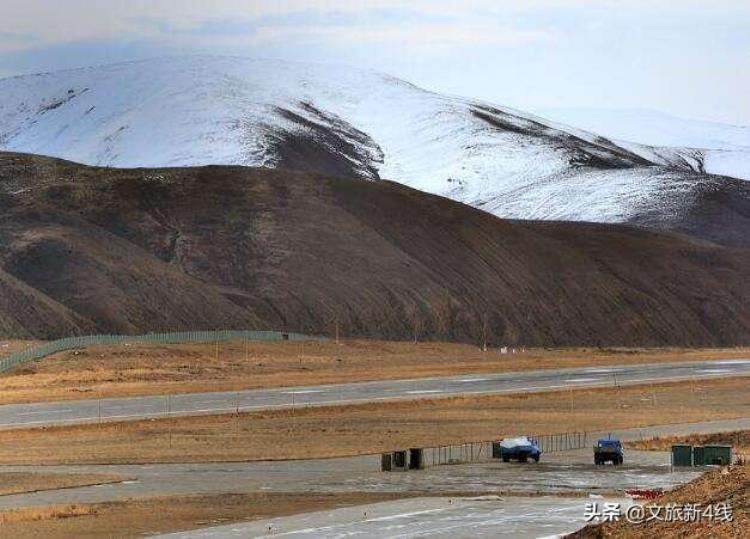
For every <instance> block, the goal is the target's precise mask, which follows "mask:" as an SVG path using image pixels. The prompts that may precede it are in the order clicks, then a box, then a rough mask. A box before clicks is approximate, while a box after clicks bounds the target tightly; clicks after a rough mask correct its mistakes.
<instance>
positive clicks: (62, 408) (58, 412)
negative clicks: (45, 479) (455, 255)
mask: <svg viewBox="0 0 750 539" xmlns="http://www.w3.org/2000/svg"><path fill="white" fill-rule="evenodd" d="M727 376H750V359H735V360H726V361H705V362H690V363H660V364H643V365H627V366H610V367H587V368H577V369H548V370H539V371H526V372H516V373H503V374H478V375H463V376H452V377H445V378H422V379H411V380H385V381H378V382H364V383H350V384H337V385H322V386H308V387H287V388H276V389H254V390H247V391H240V392H214V393H189V394H182V395H173V396H171V397H167V396H163V395H162V396H153V397H128V398H115V399H101V400H76V401H63V402H51V403H35V404H11V405H5V406H0V428H12V427H24V426H42V425H55V424H64V423H85V422H93V421H99V420H102V421H110V420H122V419H138V418H147V417H156V416H163V415H166V414H171V415H194V414H207V413H221V412H230V411H235V410H240V411H249V410H262V409H270V408H283V407H290V406H321V405H331V404H348V403H359V402H372V401H379V400H393V399H417V398H435V397H450V396H456V395H470V394H493V393H495V394H496V393H524V392H537V391H549V390H555V389H561V388H586V387H604V386H613V385H615V384H618V385H629V384H639V383H650V382H666V381H673V380H690V379H706V378H717V377H727Z"/></svg>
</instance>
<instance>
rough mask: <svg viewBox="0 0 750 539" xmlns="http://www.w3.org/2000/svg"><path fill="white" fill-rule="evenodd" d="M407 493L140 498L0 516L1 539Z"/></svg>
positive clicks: (218, 519) (163, 525) (163, 528)
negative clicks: (3, 538)
mask: <svg viewBox="0 0 750 539" xmlns="http://www.w3.org/2000/svg"><path fill="white" fill-rule="evenodd" d="M407 496H408V494H405V493H386V492H383V493H377V492H372V493H366V492H361V493H359V492H354V493H346V494H343V493H341V494H339V493H316V492H305V493H281V492H277V493H249V494H216V495H200V496H198V495H196V496H167V497H158V498H138V499H133V500H127V501H123V502H112V503H99V504H70V505H60V506H51V507H34V508H24V509H18V510H13V511H2V512H0V537H13V538H26V537H29V538H30V537H45V538H47V539H55V538H61V539H62V538H65V539H67V538H69V537H77V538H84V537H137V536H143V535H151V534H155V533H168V532H173V531H179V530H186V529H194V528H199V527H204V526H212V525H213V526H217V525H220V524H226V523H229V522H238V521H247V520H256V519H263V518H271V517H277V516H285V515H291V514H295V513H304V512H308V511H321V510H325V509H334V508H338V507H345V506H351V505H359V504H367V503H375V502H380V501H386V500H392V499H395V498H404V497H407Z"/></svg>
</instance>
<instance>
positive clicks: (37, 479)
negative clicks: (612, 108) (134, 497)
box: [0, 472, 125, 536]
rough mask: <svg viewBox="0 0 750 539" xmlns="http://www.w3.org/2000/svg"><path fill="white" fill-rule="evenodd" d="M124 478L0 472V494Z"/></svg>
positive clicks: (115, 481)
mask: <svg viewBox="0 0 750 539" xmlns="http://www.w3.org/2000/svg"><path fill="white" fill-rule="evenodd" d="M124 480H125V478H124V477H122V476H119V475H114V474H63V473H29V472H0V496H6V495H8V494H21V493H26V492H38V491H40V490H57V489H61V488H73V487H85V486H90V485H104V484H106V483H119V482H120V481H124ZM0 522H2V520H0ZM0 536H2V534H0Z"/></svg>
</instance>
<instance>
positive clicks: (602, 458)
mask: <svg viewBox="0 0 750 539" xmlns="http://www.w3.org/2000/svg"><path fill="white" fill-rule="evenodd" d="M624 453H625V452H624V450H623V448H622V443H620V440H613V439H611V438H602V439H601V440H599V441H597V442H596V446H595V447H594V464H597V465H600V464H605V463H607V462H611V463H612V464H614V465H615V466H618V465H620V464H622V462H623V458H624Z"/></svg>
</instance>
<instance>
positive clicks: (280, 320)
mask: <svg viewBox="0 0 750 539" xmlns="http://www.w3.org/2000/svg"><path fill="white" fill-rule="evenodd" d="M0 209H2V213H1V215H0V245H2V250H1V251H0V268H2V269H3V270H4V271H5V272H7V273H8V274H10V275H12V276H14V277H15V278H17V279H18V280H20V281H23V282H24V283H25V284H26V285H28V286H29V287H32V288H34V289H36V290H37V291H38V292H39V293H40V294H43V295H44V296H46V297H47V298H50V299H51V300H52V301H54V302H57V303H59V304H61V305H64V306H65V307H67V308H69V309H70V310H72V311H73V312H75V313H76V314H77V315H78V316H79V317H80V320H81V321H80V322H78V329H79V330H80V331H88V330H89V329H90V328H88V327H85V324H84V323H83V321H82V320H92V321H94V322H95V324H96V326H97V329H99V330H105V331H121V332H140V331H149V330H161V329H183V328H213V327H243V328H246V327H262V328H265V327H274V328H287V329H290V330H297V331H305V332H314V333H330V332H331V330H332V327H333V324H334V320H335V319H338V320H339V321H340V325H341V328H342V331H343V332H344V333H346V334H349V335H366V336H379V337H389V338H394V337H395V338H409V337H411V336H412V334H413V333H414V332H415V330H416V333H417V334H418V335H419V336H420V337H422V336H433V337H441V338H446V337H448V338H454V339H459V340H467V341H475V342H476V341H477V340H478V339H480V337H481V334H482V333H483V326H485V323H484V320H485V319H486V328H487V333H488V335H489V340H490V342H491V343H494V344H499V343H523V344H536V345H545V344H555V345H650V344H653V345H656V344H681V345H697V344H703V345H718V344H721V345H733V344H741V343H744V344H747V343H748V342H750V301H748V299H749V298H748V295H750V287H748V286H747V282H748V280H749V278H750V251H748V250H742V249H730V248H726V247H720V246H718V245H714V244H710V243H707V242H704V241H698V240H691V239H690V238H688V237H685V236H678V235H674V234H669V233H657V232H650V231H646V230H642V229H636V228H630V227H625V226H609V225H595V224H574V223H550V222H546V223H535V222H509V221H503V220H501V219H498V218H495V217H493V216H491V215H489V214H486V213H484V212H481V211H478V210H475V209H472V208H470V207H468V206H465V205H462V204H458V203H455V202H451V201H449V200H446V199H443V198H441V197H437V196H432V195H427V194H425V193H422V192H418V191H414V190H411V189H408V188H406V187H403V186H401V185H398V184H394V183H390V182H384V181H376V182H363V181H361V180H360V181H355V180H347V179H341V178H332V177H324V176H320V175H315V174H307V173H297V172H289V171H281V170H277V171H272V170H264V169H251V168H240V167H205V168H197V169H191V168H186V169H160V170H145V169H136V170H115V169H98V168H90V167H83V166H79V165H75V164H71V163H66V162H62V161H55V160H50V159H45V158H37V157H29V156H21V155H17V154H4V155H0ZM0 305H2V304H0ZM3 308H4V309H6V310H7V309H10V310H13V306H12V305H11V306H5V305H4V306H3ZM6 315H7V313H5V312H3V313H0V316H6ZM25 329H26V331H27V332H29V333H32V334H33V335H35V336H39V337H50V336H55V335H61V334H63V333H65V331H64V330H62V328H61V327H59V325H58V326H55V325H51V324H50V323H49V322H47V321H45V319H39V320H35V321H33V322H32V323H30V324H28V325H27V326H25ZM3 331H6V333H7V334H8V335H7V336H16V335H17V334H18V332H17V331H16V330H14V329H3Z"/></svg>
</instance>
